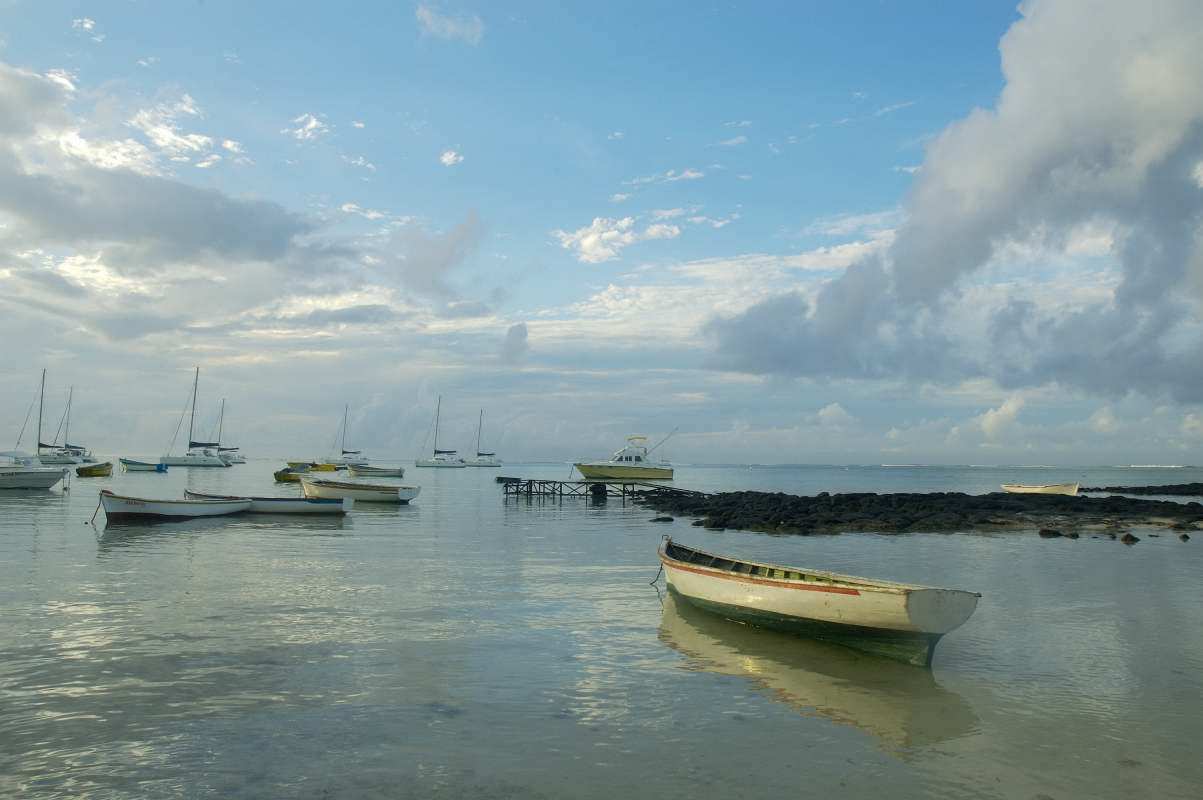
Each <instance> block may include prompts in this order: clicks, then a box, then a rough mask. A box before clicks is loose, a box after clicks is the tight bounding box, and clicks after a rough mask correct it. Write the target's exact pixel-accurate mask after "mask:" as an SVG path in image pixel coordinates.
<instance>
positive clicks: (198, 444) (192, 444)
mask: <svg viewBox="0 0 1203 800" xmlns="http://www.w3.org/2000/svg"><path fill="white" fill-rule="evenodd" d="M219 444H220V442H193V441H191V440H190V441H189V442H188V449H189V450H191V449H192V448H194V447H217V446H218V445H219Z"/></svg>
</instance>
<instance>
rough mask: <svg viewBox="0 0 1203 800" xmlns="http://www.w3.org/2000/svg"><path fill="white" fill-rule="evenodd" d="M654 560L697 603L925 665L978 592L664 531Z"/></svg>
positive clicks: (970, 611)
mask: <svg viewBox="0 0 1203 800" xmlns="http://www.w3.org/2000/svg"><path fill="white" fill-rule="evenodd" d="M660 563H661V564H662V565H663V566H664V575H665V578H666V580H667V581H668V588H669V589H671V590H672V591H674V592H676V593H677V594H678V595H680V596H681V597H682V598H684V599H685V600H686V601H688V602H690V603H692V604H694V605H696V606H698V607H700V608H704V609H706V610H708V611H712V612H714V613H716V614H719V615H721V616H724V617H726V618H728V619H732V620H735V621H737V622H745V623H748V624H751V625H756V626H759V627H764V628H777V629H780V630H784V631H787V632H791V633H797V634H800V635H803V636H808V637H810V638H813V639H822V640H824V641H830V642H834V643H836V644H842V645H845V646H847V647H851V648H854V649H857V650H862V651H865V652H869V653H874V654H876V655H882V656H887V657H889V658H893V659H897V660H899V661H904V662H907V663H910V664H916V665H918V666H924V667H926V666H931V660H932V654H933V653H934V652H935V649H936V644H937V643H938V642H939V641H940V638H941V637H942V636H944V634H946V633H948V632H949V631H952V630H955V629H957V628H959V627H960V626H961V625H962V624H963V623H964V622H965V620H967V619H969V617H970V616H971V615H972V614H973V611H974V609H975V608H977V600H978V598H979V597H980V596H981V595H979V594H976V593H974V592H965V591H961V590H959V589H934V588H931V587H928V586H913V585H910V584H905V583H891V582H888V581H876V580H869V579H867V578H855V577H852V576H850V575H837V574H835V573H831V572H816V571H814V570H808V569H803V568H801V567H783V566H779V565H776V564H764V563H760V562H755V561H743V560H739V559H734V558H728V557H726V556H718V555H714V554H712V553H707V552H704V551H702V550H695V549H694V548H691V547H685V546H684V545H680V544H677V543H675V542H673V541H672V539H669V538H666V539H665V540H664V544H663V545H661V547H660Z"/></svg>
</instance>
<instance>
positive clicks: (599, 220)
mask: <svg viewBox="0 0 1203 800" xmlns="http://www.w3.org/2000/svg"><path fill="white" fill-rule="evenodd" d="M552 234H553V235H554V236H555V237H556V238H558V239H559V240H560V246H561V247H563V248H564V249H565V250H575V251H576V254H577V258H578V259H579V260H580V261H582V262H584V263H586V264H600V263H602V262H603V261H610V260H611V259H614V258H617V257H618V254H619V252H620V251H622V249H623V248H625V247H628V246H629V245H632V244H635V243H636V242H641V241H647V240H650V239H674V238H676V237H677V236H679V235H680V234H681V229H680V228H678V227H677V226H676V225H668V224H665V223H655V224H653V225H649V226H648V227H646V228H644V229H643V230H642V231H638V230H636V228H635V218H634V217H622V218H621V219H613V218H610V217H596V218H594V220H593V222H592V223H590V224H589V225H587V226H585V227H583V228H578V229H577V230H575V231H572V232H571V233H569V232H566V231H561V230H556V231H552Z"/></svg>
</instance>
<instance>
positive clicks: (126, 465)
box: [117, 458, 167, 472]
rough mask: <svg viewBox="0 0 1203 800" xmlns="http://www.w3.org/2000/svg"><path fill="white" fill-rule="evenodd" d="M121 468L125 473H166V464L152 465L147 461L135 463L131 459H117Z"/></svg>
mask: <svg viewBox="0 0 1203 800" xmlns="http://www.w3.org/2000/svg"><path fill="white" fill-rule="evenodd" d="M117 460H118V461H120V462H121V468H122V469H123V470H125V471H126V472H166V471H167V465H166V464H152V463H150V462H149V461H135V460H134V459H132V458H119V459H117Z"/></svg>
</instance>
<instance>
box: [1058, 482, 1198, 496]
mask: <svg viewBox="0 0 1203 800" xmlns="http://www.w3.org/2000/svg"><path fill="white" fill-rule="evenodd" d="M1079 491H1082V492H1111V493H1113V494H1164V495H1184V496H1188V497H1189V496H1193V495H1203V483H1170V484H1166V485H1165V486H1101V487H1100V486H1091V487H1087V488H1085V489H1079Z"/></svg>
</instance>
